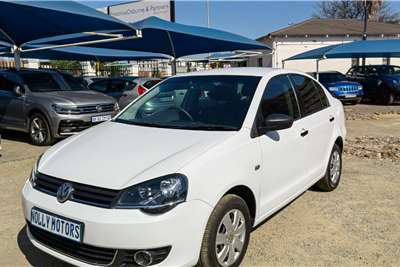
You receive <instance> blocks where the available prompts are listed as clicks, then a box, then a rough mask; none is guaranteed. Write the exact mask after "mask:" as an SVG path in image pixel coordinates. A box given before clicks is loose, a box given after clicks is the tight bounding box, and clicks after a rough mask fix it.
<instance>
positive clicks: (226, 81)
mask: <svg viewBox="0 0 400 267" xmlns="http://www.w3.org/2000/svg"><path fill="white" fill-rule="evenodd" d="M260 79H261V78H260V77H255V76H254V77H253V76H234V75H211V76H200V75H193V76H187V77H173V78H170V79H168V80H166V81H164V82H163V83H160V84H158V85H156V86H155V87H154V88H153V89H152V90H151V91H149V92H148V93H146V94H145V95H143V96H142V97H141V98H139V99H138V100H137V101H136V102H134V103H133V104H132V105H130V106H129V108H127V109H126V110H125V111H124V112H123V113H121V114H120V116H119V117H118V118H117V119H116V121H117V122H121V123H127V124H135V125H145V126H152V127H162V128H179V129H193V130H210V131H211V130H238V129H240V128H241V126H242V123H243V121H244V118H245V116H246V114H247V111H248V108H249V106H250V103H251V100H252V98H253V95H254V92H255V90H256V88H257V85H258V83H259V81H260Z"/></svg>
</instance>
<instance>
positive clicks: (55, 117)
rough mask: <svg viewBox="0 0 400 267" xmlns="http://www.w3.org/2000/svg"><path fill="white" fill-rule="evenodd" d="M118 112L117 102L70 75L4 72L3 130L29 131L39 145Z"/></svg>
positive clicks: (0, 78)
mask: <svg viewBox="0 0 400 267" xmlns="http://www.w3.org/2000/svg"><path fill="white" fill-rule="evenodd" d="M118 110H119V107H118V104H117V103H116V102H115V100H114V99H112V98H110V97H108V96H105V95H103V94H100V93H97V92H93V91H90V90H89V89H88V88H87V87H85V86H84V85H83V84H82V83H81V82H80V81H79V80H77V79H76V78H74V77H73V76H71V75H69V74H66V73H62V72H58V71H55V70H30V69H23V70H20V71H15V70H4V71H0V128H4V129H10V130H17V131H23V132H26V133H28V134H29V137H30V139H31V141H32V143H33V144H35V145H48V144H51V143H53V141H54V139H56V138H61V137H65V136H69V135H72V134H75V133H77V132H80V131H82V130H84V129H86V128H89V127H90V126H92V125H95V124H98V123H99V122H102V121H105V120H109V119H111V117H112V116H113V115H114V114H116V112H117V111H118Z"/></svg>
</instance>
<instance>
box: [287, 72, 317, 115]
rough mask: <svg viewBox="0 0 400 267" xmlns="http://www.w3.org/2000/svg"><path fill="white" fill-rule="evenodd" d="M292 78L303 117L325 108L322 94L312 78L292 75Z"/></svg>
mask: <svg viewBox="0 0 400 267" xmlns="http://www.w3.org/2000/svg"><path fill="white" fill-rule="evenodd" d="M290 77H291V80H292V83H293V86H294V88H295V90H296V94H297V98H298V100H299V105H300V110H301V113H302V116H303V117H304V116H307V115H310V114H313V113H315V112H318V111H320V110H322V109H324V108H325V107H324V106H323V105H322V102H321V96H320V92H319V91H318V90H317V88H316V87H315V86H314V82H313V81H312V80H311V79H310V78H308V77H306V76H303V75H298V74H291V75H290Z"/></svg>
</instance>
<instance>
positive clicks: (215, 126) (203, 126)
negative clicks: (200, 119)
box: [187, 123, 238, 131]
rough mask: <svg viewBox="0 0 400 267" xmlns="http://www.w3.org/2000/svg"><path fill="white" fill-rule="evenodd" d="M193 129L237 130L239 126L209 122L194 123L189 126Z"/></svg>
mask: <svg viewBox="0 0 400 267" xmlns="http://www.w3.org/2000/svg"><path fill="white" fill-rule="evenodd" d="M187 127H188V128H189V129H193V130H214V131H237V130H238V128H237V127H234V126H230V125H219V124H209V123H193V124H192V125H188V126H187Z"/></svg>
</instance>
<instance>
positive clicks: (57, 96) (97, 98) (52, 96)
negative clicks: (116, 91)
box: [32, 90, 115, 105]
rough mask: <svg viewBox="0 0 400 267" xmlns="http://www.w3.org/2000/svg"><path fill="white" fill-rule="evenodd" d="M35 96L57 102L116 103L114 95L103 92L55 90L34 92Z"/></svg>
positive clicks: (84, 103) (74, 103)
mask: <svg viewBox="0 0 400 267" xmlns="http://www.w3.org/2000/svg"><path fill="white" fill-rule="evenodd" d="M32 94H33V95H34V96H35V97H38V98H46V99H48V100H50V101H51V102H53V103H55V104H71V105H91V104H103V103H104V104H106V103H114V102H115V100H114V99H113V98H112V97H109V96H106V95H103V94H101V93H98V92H95V91H91V90H87V91H53V92H45V93H32Z"/></svg>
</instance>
